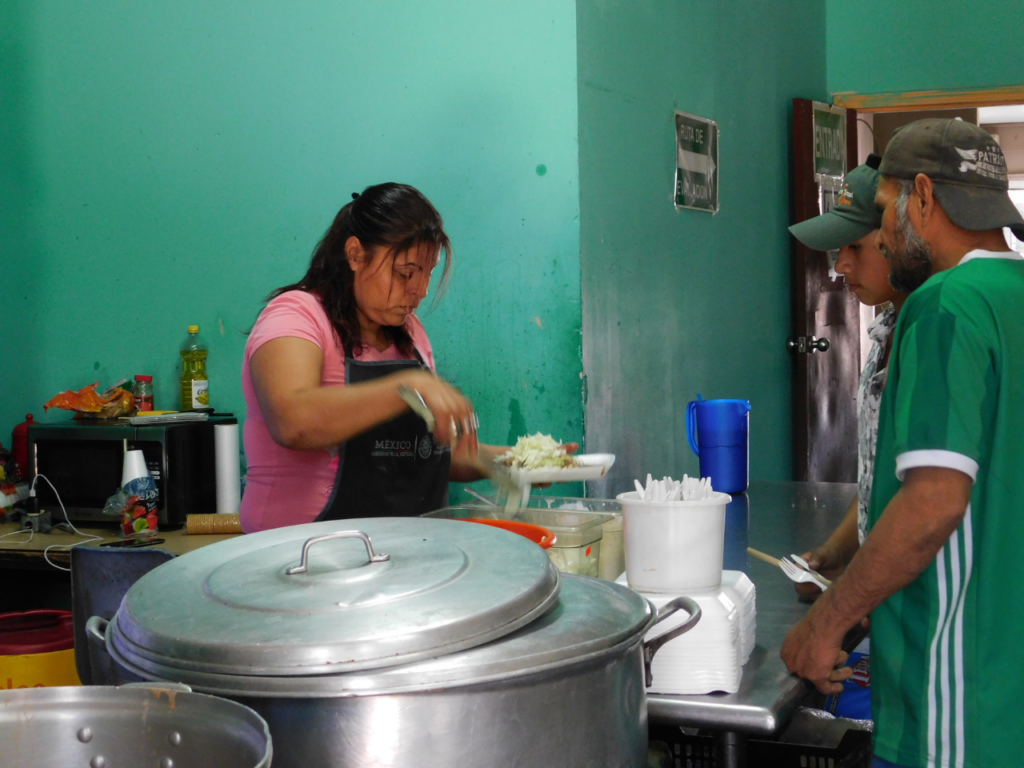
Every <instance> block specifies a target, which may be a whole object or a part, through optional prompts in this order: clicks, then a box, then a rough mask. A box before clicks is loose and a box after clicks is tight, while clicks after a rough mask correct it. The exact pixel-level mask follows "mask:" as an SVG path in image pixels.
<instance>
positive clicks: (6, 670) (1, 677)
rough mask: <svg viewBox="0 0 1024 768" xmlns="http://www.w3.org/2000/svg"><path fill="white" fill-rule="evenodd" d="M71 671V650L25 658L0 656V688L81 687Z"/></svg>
mask: <svg viewBox="0 0 1024 768" xmlns="http://www.w3.org/2000/svg"><path fill="white" fill-rule="evenodd" d="M81 684H82V681H81V680H79V679H78V672H77V671H76V670H75V649H74V648H71V649H69V650H67V651H53V652H52V653H30V654H28V655H27V656H0V688H4V689H8V690H9V689H11V688H44V687H49V686H51V685H81Z"/></svg>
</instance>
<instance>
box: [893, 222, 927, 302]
mask: <svg viewBox="0 0 1024 768" xmlns="http://www.w3.org/2000/svg"><path fill="white" fill-rule="evenodd" d="M882 254H883V255H884V256H885V258H887V259H888V260H889V269H890V272H889V285H891V286H892V287H893V290H896V291H899V292H900V293H912V292H914V291H916V290H917V289H918V288H920V287H921V286H922V285H923V284H924V282H925V280H927V279H928V278H929V277H931V276H932V250H931V248H930V247H929V246H928V243H927V242H926V241H925V240H924V238H923V237H921V236H920V235H919V234H918V233H917V230H916V229H914V225H913V223H912V222H911V221H910V217H909V216H907V207H906V203H904V204H903V205H899V204H897V206H896V243H895V244H894V250H892V251H890V250H889V249H888V248H886V247H885V246H884V245H883V246H882Z"/></svg>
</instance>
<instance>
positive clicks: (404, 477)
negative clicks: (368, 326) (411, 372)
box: [317, 352, 452, 521]
mask: <svg viewBox="0 0 1024 768" xmlns="http://www.w3.org/2000/svg"><path fill="white" fill-rule="evenodd" d="M416 358H417V359H416V360H384V361H380V362H365V363H364V362H360V361H358V360H355V359H353V358H351V357H346V358H345V383H346V384H359V383H361V382H364V381H373V380H375V379H379V378H382V377H384V376H388V375H390V374H392V373H397V372H398V371H402V370H406V369H409V368H427V366H426V365H425V364H424V362H423V358H422V357H420V355H419V352H417V353H416ZM451 463H452V453H451V448H450V447H449V446H447V445H441V444H440V443H438V442H437V440H435V439H434V436H433V435H432V434H430V433H429V432H428V431H427V425H426V424H425V423H424V421H423V419H421V418H420V417H419V416H417V415H416V414H415V413H412V412H411V411H409V412H407V413H403V414H402V415H401V416H398V417H396V418H394V419H392V420H391V421H389V422H386V423H384V424H381V425H379V426H376V427H373V428H372V429H369V430H367V431H366V432H363V433H362V434H361V435H356V436H355V437H353V438H352V439H351V440H349V441H348V442H346V443H343V444H342V445H341V446H340V447H339V453H338V474H337V475H336V476H335V478H334V490H333V491H332V493H331V498H330V500H329V501H328V502H327V506H326V507H324V510H323V512H321V513H320V515H319V517H317V521H321V520H344V519H346V518H350V517H414V516H417V515H422V514H424V513H425V512H433V511H434V510H435V509H441V508H442V507H446V506H448V474H449V470H450V469H451Z"/></svg>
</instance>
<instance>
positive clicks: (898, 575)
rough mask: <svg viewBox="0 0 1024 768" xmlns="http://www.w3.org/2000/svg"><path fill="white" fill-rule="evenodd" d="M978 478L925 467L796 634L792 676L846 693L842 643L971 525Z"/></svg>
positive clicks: (787, 655) (909, 477)
mask: <svg viewBox="0 0 1024 768" xmlns="http://www.w3.org/2000/svg"><path fill="white" fill-rule="evenodd" d="M972 487H973V480H972V479H971V478H970V476H968V475H966V474H964V473H963V472H960V471H959V470H955V469H947V468H945V467H917V468H914V469H910V470H908V471H907V473H906V476H905V477H904V479H903V487H902V488H900V490H899V492H898V493H897V494H896V495H895V496H894V497H893V498H892V500H891V501H890V502H889V504H888V505H887V506H886V508H885V511H884V512H883V513H882V515H881V517H879V519H878V521H877V522H876V523H875V526H874V527H873V528H872V529H871V533H870V535H869V536H868V538H867V540H866V541H865V542H864V546H863V547H861V548H860V550H859V551H858V552H857V554H856V555H855V556H854V557H853V559H852V560H851V561H850V564H849V565H848V566H847V568H846V571H845V572H844V573H843V575H842V577H840V578H839V579H838V580H837V581H836V582H835V583H834V584H833V585H832V586H831V587H830V588H829V590H828V592H826V593H825V594H824V595H822V596H821V599H819V600H818V601H817V602H815V603H814V605H813V606H811V610H809V611H808V612H807V616H806V617H804V619H803V620H802V621H801V622H800V623H799V624H797V625H796V626H795V627H793V629H792V630H790V632H789V634H788V635H787V636H786V641H785V642H784V643H783V645H782V651H781V656H782V660H783V661H785V662H786V666H787V667H788V668H789V670H790V671H791V672H794V673H795V674H798V675H800V676H801V677H804V678H806V679H808V680H810V681H811V682H812V683H814V684H815V686H817V688H818V690H819V691H821V692H823V693H838V691H839V690H840V686H839V685H838V683H839V682H840V681H842V680H845V679H846V678H847V677H849V676H850V674H851V672H850V671H849V670H844V669H841V670H835V669H834V667H836V665H838V664H842V663H843V662H844V661H845V660H846V655H845V654H844V653H843V652H842V650H841V648H840V644H841V643H842V641H843V637H844V636H845V635H846V632H847V631H848V630H849V629H851V628H852V627H853V626H855V625H856V624H857V623H858V622H861V621H863V620H864V617H865V616H868V615H869V614H870V613H871V612H872V611H873V610H875V608H877V607H878V606H879V605H881V604H882V603H883V602H884V601H885V600H886V599H888V598H889V596H890V595H893V594H895V593H896V592H898V591H899V590H901V589H903V588H904V587H905V586H907V584H910V583H911V582H912V581H913V580H914V579H916V578H917V577H918V576H919V575H920V573H921V572H922V571H923V570H924V569H925V568H927V567H928V566H929V565H930V564H931V563H932V561H934V560H935V556H936V554H938V552H939V551H940V550H941V549H942V547H943V546H944V545H945V543H946V542H947V541H948V540H949V537H950V536H951V535H952V534H953V532H954V531H955V530H956V529H957V526H959V525H960V523H961V522H962V521H963V518H964V513H965V511H966V509H967V504H968V502H969V501H970V499H971V488H972Z"/></svg>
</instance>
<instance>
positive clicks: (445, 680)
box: [105, 575, 657, 698]
mask: <svg viewBox="0 0 1024 768" xmlns="http://www.w3.org/2000/svg"><path fill="white" fill-rule="evenodd" d="M595 602H596V603H598V604H599V605H602V606H603V607H604V608H606V609H608V611H609V612H610V613H609V615H599V616H596V617H595V616H593V615H590V614H588V610H590V609H591V608H592V607H593V604H594V603H595ZM656 613H657V611H656V610H655V609H654V608H653V606H652V605H651V604H650V602H649V601H647V600H646V599H645V598H644V597H642V596H641V595H639V594H638V593H636V592H634V591H633V590H630V589H628V588H626V587H622V586H621V585H617V584H613V583H611V582H606V581H599V580H597V579H588V578H585V577H575V576H566V575H563V584H562V598H560V600H559V604H558V605H557V606H555V607H554V608H552V609H551V610H550V611H549V612H547V613H545V614H544V615H543V616H541V617H540V618H538V619H536V621H534V622H533V623H532V624H530V625H528V626H526V627H524V628H522V629H520V630H518V631H517V632H515V633H512V634H511V635H507V636H505V637H504V638H501V639H499V640H496V641H493V642H492V643H490V644H488V645H486V646H480V647H477V648H474V649H469V650H466V651H462V652H459V653H456V654H449V655H445V656H440V657H437V658H434V659H430V660H427V661H420V662H415V663H412V664H405V665H400V666H395V667H390V668H387V669H384V670H369V671H365V672H352V673H342V674H336V675H308V676H293V677H281V676H262V675H225V674H221V673H215V672H209V671H206V670H200V669H195V668H184V667H183V665H180V664H163V663H161V662H160V661H159V660H156V659H153V658H152V657H151V655H150V654H149V653H147V652H146V651H145V650H144V649H136V648H133V647H132V644H131V643H130V641H127V640H126V638H124V636H123V635H122V634H121V632H120V629H119V626H118V623H117V619H118V617H117V616H115V618H114V619H113V620H112V621H111V622H110V623H109V625H108V626H107V628H106V632H105V644H106V646H107V650H108V652H109V653H110V654H111V655H112V656H113V657H114V658H115V660H116V661H117V662H118V663H119V664H122V665H123V666H124V667H125V668H126V669H129V670H130V671H132V672H134V673H135V674H138V675H139V676H140V677H144V678H154V679H157V680H174V681H178V682H185V683H187V684H189V685H192V686H193V687H195V688H198V689H201V690H205V691H209V692H210V693H216V694H219V695H223V694H228V695H234V696H256V697H268V696H269V697H296V698H306V697H346V696H369V695H386V694H392V693H406V692H409V693H411V692H418V691H430V690H437V689H451V688H460V687H466V686H475V685H483V684H487V683H492V682H496V681H502V680H511V679H516V678H519V677H523V676H527V675H533V674H546V673H549V672H551V671H553V670H558V669H561V668H565V667H569V666H572V665H576V664H585V663H589V662H591V661H594V660H595V659H599V658H602V657H605V656H610V655H615V654H620V653H624V652H626V651H628V650H629V649H631V648H632V647H634V646H635V645H636V644H638V643H639V642H641V640H642V639H643V636H644V635H645V634H646V632H647V631H648V630H649V629H650V627H651V626H652V625H653V624H654V623H655V621H656ZM585 620H589V621H590V626H588V624H587V623H586V621H585ZM616 623H618V624H619V626H618V627H616V626H615V624H616ZM609 627H612V630H613V631H610V630H609ZM566 638H568V641H567V642H560V640H563V639H566ZM536 648H539V649H541V650H540V651H537V650H535V649H536Z"/></svg>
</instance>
